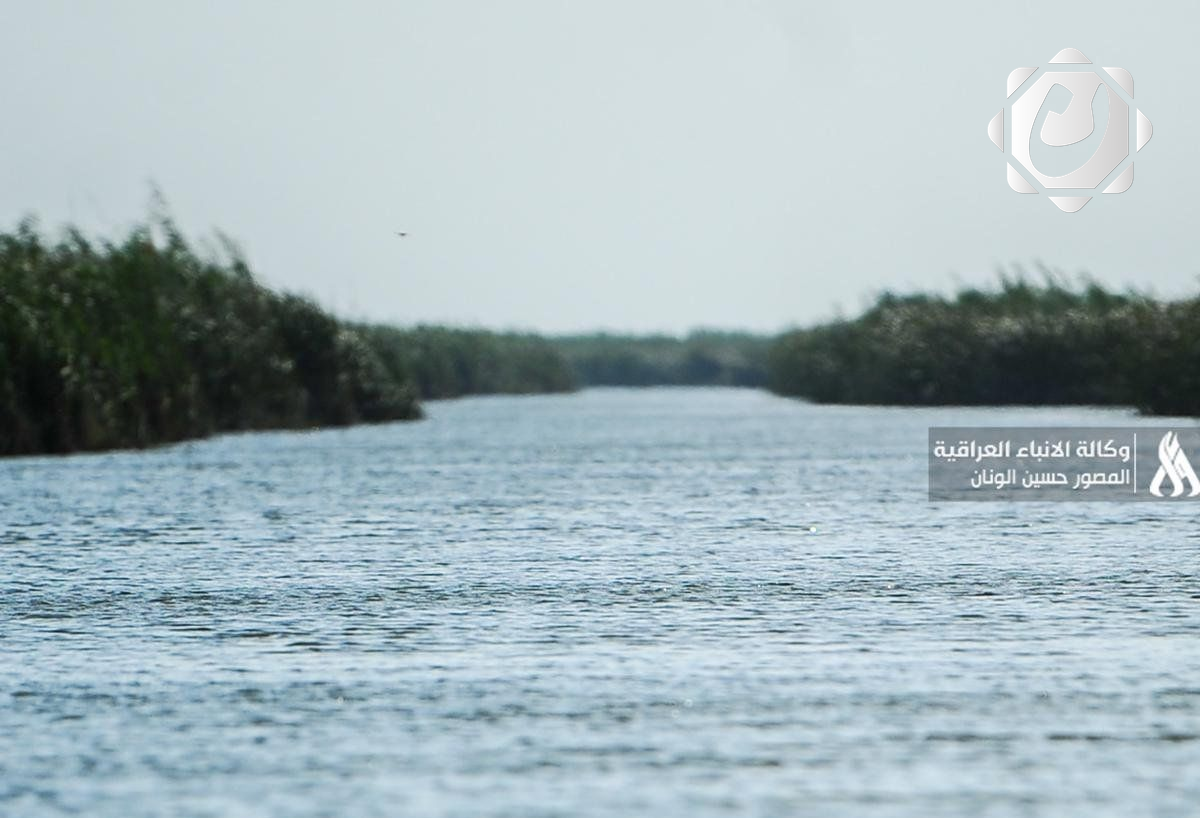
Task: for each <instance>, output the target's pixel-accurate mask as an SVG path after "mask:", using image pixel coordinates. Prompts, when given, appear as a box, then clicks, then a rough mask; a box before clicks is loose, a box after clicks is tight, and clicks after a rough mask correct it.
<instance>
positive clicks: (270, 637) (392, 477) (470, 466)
mask: <svg viewBox="0 0 1200 818" xmlns="http://www.w3.org/2000/svg"><path fill="white" fill-rule="evenodd" d="M1137 422H1142V421H1139V420H1137V419H1136V418H1133V417H1132V416H1131V415H1128V414H1127V413H1123V412H1116V411H1102V410H1087V409H1069V410H1062V409H1050V410H1007V411H1002V410H987V409H984V410H961V409H960V410H953V409H945V410H901V409H873V408H848V407H814V406H809V405H805V404H803V403H799V402H794V401H788V400H783V399H779V398H775V397H772V396H769V395H767V394H764V393H760V392H752V391H735V390H730V391H722V390H691V389H680V390H670V389H664V390H648V391H626V390H596V391H588V392H584V393H581V394H577V395H569V396H554V397H529V398H481V399H471V400H464V401H460V402H448V403H439V404H433V405H432V406H430V419H429V420H428V421H426V422H423V423H419V424H399V425H387V426H377V427H360V428H354V429H347V430H330V431H322V432H312V433H301V434H295V433H279V434H258V435H241V436H228V437H223V438H219V439H214V440H209V441H203V442H195V443H187V444H183V445H179V446H175V447H170V448H165V449H160V450H155V451H149V452H129V453H115V454H103V455H90V456H78V457H70V458H35V459H20V460H9V461H4V462H0V503H2V509H3V510H2V516H0V520H2V521H3V522H2V527H0V542H2V543H3V545H2V550H0V558H2V560H3V562H2V565H3V571H2V572H0V815H4V816H43V815H60V814H72V813H79V814H85V815H88V816H122V818H125V817H126V816H150V815H187V816H193V815H194V816H201V815H213V816H260V815H306V816H307V815H328V816H350V815H354V816H358V815H364V816H367V815H372V816H373V815H379V816H392V815H401V814H409V815H422V816H442V815H463V816H467V815H487V816H501V815H505V816H540V815H611V816H628V815H634V814H643V815H655V816H680V817H681V818H683V817H685V816H686V817H688V818H690V817H691V816H706V815H723V814H731V815H732V814H739V815H745V814H755V815H794V814H810V815H820V816H830V815H835V816H836V815H845V816H862V815H898V816H921V817H922V818H924V817H925V816H936V815H961V814H972V815H976V814H978V815H997V816H1007V815H1020V816H1027V815H1047V816H1050V815H1052V816H1067V815H1088V816H1108V815H1111V816H1121V818H1125V817H1126V816H1129V815H1152V814H1153V815H1185V814H1195V811H1196V809H1197V805H1200V775H1198V773H1200V638H1198V629H1200V604H1198V600H1200V573H1198V571H1197V568H1198V565H1197V563H1198V560H1197V554H1198V553H1200V538H1198V537H1197V530H1198V526H1197V525H1196V520H1195V513H1194V511H1191V510H1189V509H1188V508H1186V507H1178V506H1176V507H1171V508H1166V507H1164V506H1161V505H1153V504H1135V505H1116V504H1076V505H1050V504H1041V503H1035V504H1025V505H1011V504H1010V505H1002V504H980V505H977V504H965V503H964V504H940V505H931V504H930V503H928V502H927V501H926V498H925V490H926V483H925V460H924V447H925V441H926V429H927V427H928V426H930V425H948V424H971V425H988V424H1001V423H1012V424H1024V425H1030V426H1033V425H1055V424H1067V423H1073V424H1083V425H1092V426H1100V425H1119V424H1126V423H1137ZM1146 422H1147V423H1158V424H1162V420H1161V419H1157V420H1154V421H1146Z"/></svg>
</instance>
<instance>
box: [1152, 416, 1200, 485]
mask: <svg viewBox="0 0 1200 818" xmlns="http://www.w3.org/2000/svg"><path fill="white" fill-rule="evenodd" d="M1158 462H1159V463H1161V464H1162V465H1160V466H1159V467H1158V471H1156V472H1155V473H1154V479H1153V480H1151V481H1150V493H1151V494H1153V495H1154V496H1155V497H1162V496H1163V493H1162V484H1163V480H1166V479H1170V481H1171V496H1172V497H1178V496H1179V495H1181V494H1183V483H1184V481H1185V480H1186V481H1187V482H1188V483H1189V484H1190V485H1191V487H1192V491H1191V493H1190V494H1188V497H1195V496H1196V495H1197V494H1200V479H1197V477H1196V472H1195V471H1194V470H1193V469H1192V464H1191V463H1190V462H1189V461H1188V458H1187V455H1186V454H1184V452H1183V448H1182V447H1181V446H1180V445H1179V435H1177V434H1175V433H1174V432H1167V433H1166V434H1165V435H1163V436H1162V440H1160V441H1159V442H1158Z"/></svg>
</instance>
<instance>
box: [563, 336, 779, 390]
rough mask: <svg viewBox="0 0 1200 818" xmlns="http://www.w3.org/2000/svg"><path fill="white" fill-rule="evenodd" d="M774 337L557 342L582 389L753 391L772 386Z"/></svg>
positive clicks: (615, 338)
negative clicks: (769, 383) (770, 363)
mask: <svg viewBox="0 0 1200 818" xmlns="http://www.w3.org/2000/svg"><path fill="white" fill-rule="evenodd" d="M771 340H772V339H771V338H769V337H766V336H760V335H751V334H749V333H737V332H714V331H697V332H693V333H691V334H690V335H688V336H686V337H683V338H678V337H674V336H669V335H651V336H631V335H609V334H604V333H600V334H594V335H575V336H565V337H559V338H555V339H554V345H555V346H556V347H557V348H558V350H559V351H560V352H561V353H562V355H563V356H564V357H565V358H566V360H567V362H568V363H569V365H570V367H571V371H572V373H573V374H574V377H575V379H576V380H577V381H578V383H580V384H581V385H583V386H662V385H665V386H685V385H686V386H752V387H761V386H765V385H766V383H767V353H768V351H769V349H770V347H771Z"/></svg>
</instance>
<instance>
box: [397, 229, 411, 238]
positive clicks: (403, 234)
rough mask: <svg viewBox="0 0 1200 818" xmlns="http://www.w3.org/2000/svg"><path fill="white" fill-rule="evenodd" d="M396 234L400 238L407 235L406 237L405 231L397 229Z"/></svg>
mask: <svg viewBox="0 0 1200 818" xmlns="http://www.w3.org/2000/svg"><path fill="white" fill-rule="evenodd" d="M396 235H397V236H399V237H400V238H402V239H403V238H407V237H408V234H407V233H404V232H401V231H399V230H397V231H396Z"/></svg>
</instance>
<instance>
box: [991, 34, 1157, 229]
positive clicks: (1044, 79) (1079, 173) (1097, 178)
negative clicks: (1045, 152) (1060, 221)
mask: <svg viewBox="0 0 1200 818" xmlns="http://www.w3.org/2000/svg"><path fill="white" fill-rule="evenodd" d="M1050 62H1051V64H1054V65H1055V66H1056V70H1054V71H1043V72H1042V73H1041V74H1038V68H1037V67H1034V68H1018V69H1016V70H1015V71H1013V72H1012V73H1011V74H1009V75H1008V98H1009V100H1010V102H1009V103H1008V104H1007V105H1006V108H1007V110H1009V112H1010V119H1011V136H1010V138H1009V140H1008V143H1009V150H1008V151H1005V150H1004V146H1005V139H1004V119H1005V116H1004V112H1005V110H1006V108H1001V109H1000V113H998V114H996V115H995V116H994V117H992V121H991V122H990V123H988V136H989V137H990V138H991V140H992V142H994V143H995V144H996V147H998V148H999V149H1000V150H1001V152H1003V153H1004V154H1005V156H1006V157H1007V158H1008V186H1009V187H1011V188H1012V189H1013V190H1015V191H1016V192H1017V193H1040V192H1041V191H1042V190H1043V189H1044V190H1052V191H1064V192H1069V193H1071V194H1072V195H1064V196H1051V197H1050V201H1052V202H1054V204H1055V205H1056V206H1057V207H1058V208H1059V210H1063V211H1066V212H1067V213H1074V212H1076V211H1078V210H1080V209H1082V208H1083V206H1084V205H1085V204H1087V203H1088V202H1090V201H1091V200H1092V196H1091V194H1092V192H1094V191H1095V190H1096V189H1097V188H1099V187H1100V186H1101V185H1102V184H1104V183H1105V182H1108V184H1107V186H1106V187H1105V188H1104V190H1103V192H1104V193H1124V192H1125V191H1127V190H1129V188H1130V187H1132V186H1133V162H1132V161H1130V162H1129V163H1128V164H1126V165H1125V167H1124V169H1122V170H1120V172H1118V168H1121V165H1122V164H1123V163H1124V162H1125V160H1126V159H1128V158H1129V142H1130V130H1131V128H1130V124H1131V122H1130V117H1129V108H1130V101H1131V100H1132V99H1133V76H1132V75H1131V74H1130V73H1129V72H1128V71H1126V70H1125V69H1124V68H1104V69H1103V71H1101V69H1098V68H1092V67H1091V65H1092V62H1091V60H1089V59H1088V58H1087V57H1085V56H1083V54H1082V53H1080V52H1079V51H1076V50H1075V49H1074V48H1064V49H1063V50H1062V51H1060V52H1058V53H1057V54H1056V55H1054V59H1052V60H1050ZM1034 75H1038V76H1037V79H1036V80H1033V82H1032V83H1031V82H1030V80H1031V79H1032V78H1033V77H1034ZM1059 86H1061V87H1063V88H1065V89H1066V90H1067V91H1069V92H1070V94H1071V99H1070V102H1069V103H1068V104H1067V107H1066V109H1065V110H1063V111H1060V112H1055V111H1053V110H1049V108H1050V105H1049V104H1048V102H1047V98H1048V97H1049V95H1050V93H1051V91H1053V90H1054V89H1055V88H1058V87H1059ZM1021 88H1024V89H1025V90H1023V91H1021V93H1020V94H1017V93H1016V92H1017V91H1018V90H1019V89H1021ZM1118 88H1119V89H1120V91H1121V92H1123V93H1119V92H1118V91H1117V89H1118ZM1101 91H1103V92H1104V94H1105V100H1106V101H1107V103H1108V121H1107V122H1106V123H1105V126H1104V131H1103V139H1102V140H1101V141H1100V143H1099V145H1098V146H1097V147H1096V149H1095V151H1094V152H1093V153H1092V155H1091V157H1090V158H1088V159H1087V160H1086V161H1084V162H1083V164H1081V165H1080V166H1078V167H1077V168H1075V170H1072V171H1070V172H1069V173H1066V174H1063V175H1060V176H1050V175H1047V174H1045V173H1042V172H1041V171H1039V170H1038V168H1037V167H1036V166H1035V165H1034V162H1033V159H1032V158H1031V157H1030V147H1029V146H1030V142H1031V141H1032V139H1033V128H1034V123H1035V121H1036V120H1037V119H1038V117H1039V116H1040V115H1041V112H1042V111H1043V109H1045V110H1046V114H1045V119H1044V121H1043V123H1042V129H1041V133H1040V134H1039V137H1040V139H1041V141H1042V142H1043V143H1045V144H1046V145H1049V146H1051V147H1052V148H1062V147H1065V146H1067V145H1074V144H1076V143H1079V142H1083V141H1084V140H1085V139H1087V138H1088V137H1090V136H1091V135H1092V134H1093V133H1094V132H1095V130H1096V122H1095V117H1094V116H1093V114H1092V106H1093V104H1094V103H1095V102H1096V101H1097V100H1099V99H1100V92H1101ZM1014 94H1016V96H1015V97H1014ZM1136 121H1137V126H1136V131H1137V133H1136V140H1137V150H1138V151H1140V150H1141V149H1142V148H1144V147H1145V146H1146V143H1147V142H1149V141H1150V137H1151V136H1152V135H1153V134H1154V127H1153V126H1152V125H1151V124H1150V120H1149V119H1147V118H1146V115H1145V114H1143V113H1142V112H1141V111H1137V119H1136ZM1134 152H1135V153H1136V152H1137V151H1134ZM1110 180H1111V181H1110Z"/></svg>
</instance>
